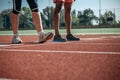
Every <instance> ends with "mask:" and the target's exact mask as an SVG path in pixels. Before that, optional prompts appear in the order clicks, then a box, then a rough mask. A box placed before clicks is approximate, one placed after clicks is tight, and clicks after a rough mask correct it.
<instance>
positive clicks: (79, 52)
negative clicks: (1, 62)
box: [0, 49, 120, 54]
mask: <svg viewBox="0 0 120 80" xmlns="http://www.w3.org/2000/svg"><path fill="white" fill-rule="evenodd" d="M1 51H5V52H34V53H40V52H43V53H69V54H70V53H72V54H82V53H84V54H89V53H90V54H120V52H96V51H59V50H19V49H0V52H1Z"/></svg>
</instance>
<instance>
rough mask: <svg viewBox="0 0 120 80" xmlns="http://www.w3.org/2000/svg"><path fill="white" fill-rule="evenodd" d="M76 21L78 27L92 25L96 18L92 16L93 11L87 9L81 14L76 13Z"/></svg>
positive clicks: (79, 12)
mask: <svg viewBox="0 0 120 80" xmlns="http://www.w3.org/2000/svg"><path fill="white" fill-rule="evenodd" d="M77 17H78V19H79V24H80V25H85V26H87V25H93V23H92V21H93V20H95V21H97V20H98V18H97V17H96V16H95V15H94V12H93V10H91V9H90V8H89V9H85V10H84V11H83V12H81V11H78V15H77Z"/></svg>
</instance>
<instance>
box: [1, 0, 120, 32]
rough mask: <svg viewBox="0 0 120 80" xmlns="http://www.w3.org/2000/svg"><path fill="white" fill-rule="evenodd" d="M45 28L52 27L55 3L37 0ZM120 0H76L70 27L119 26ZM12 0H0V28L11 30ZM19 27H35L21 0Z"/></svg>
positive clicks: (25, 3)
mask: <svg viewBox="0 0 120 80" xmlns="http://www.w3.org/2000/svg"><path fill="white" fill-rule="evenodd" d="M37 1H38V4H39V10H40V14H41V17H42V24H43V26H44V28H45V29H53V28H54V26H53V15H54V8H55V4H54V3H53V0H37ZM119 3H120V0H91V1H90V0H84V1H83V0H76V1H75V2H74V3H73V6H72V11H71V16H72V28H120V5H119ZM12 7H13V3H12V0H0V30H11V20H10V15H11V11H12ZM60 15H61V16H60V28H63V29H64V28H66V27H65V20H64V7H63V8H62V10H61V14H60ZM19 29H22V30H23V29H25V30H26V29H30V30H31V29H35V27H34V24H33V22H32V16H31V11H30V8H29V6H28V4H27V2H26V0H22V8H21V12H20V21H19Z"/></svg>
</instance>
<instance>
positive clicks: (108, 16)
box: [101, 11, 116, 24]
mask: <svg viewBox="0 0 120 80" xmlns="http://www.w3.org/2000/svg"><path fill="white" fill-rule="evenodd" d="M101 23H102V24H114V23H116V21H115V14H114V13H113V12H112V11H106V12H105V13H104V15H101Z"/></svg>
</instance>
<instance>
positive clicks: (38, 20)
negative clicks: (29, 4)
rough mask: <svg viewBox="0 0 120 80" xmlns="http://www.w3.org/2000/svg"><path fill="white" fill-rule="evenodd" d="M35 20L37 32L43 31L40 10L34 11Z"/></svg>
mask: <svg viewBox="0 0 120 80" xmlns="http://www.w3.org/2000/svg"><path fill="white" fill-rule="evenodd" d="M32 18H33V22H34V24H35V28H36V30H37V32H40V31H42V32H43V26H42V20H41V16H40V13H39V12H32Z"/></svg>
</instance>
